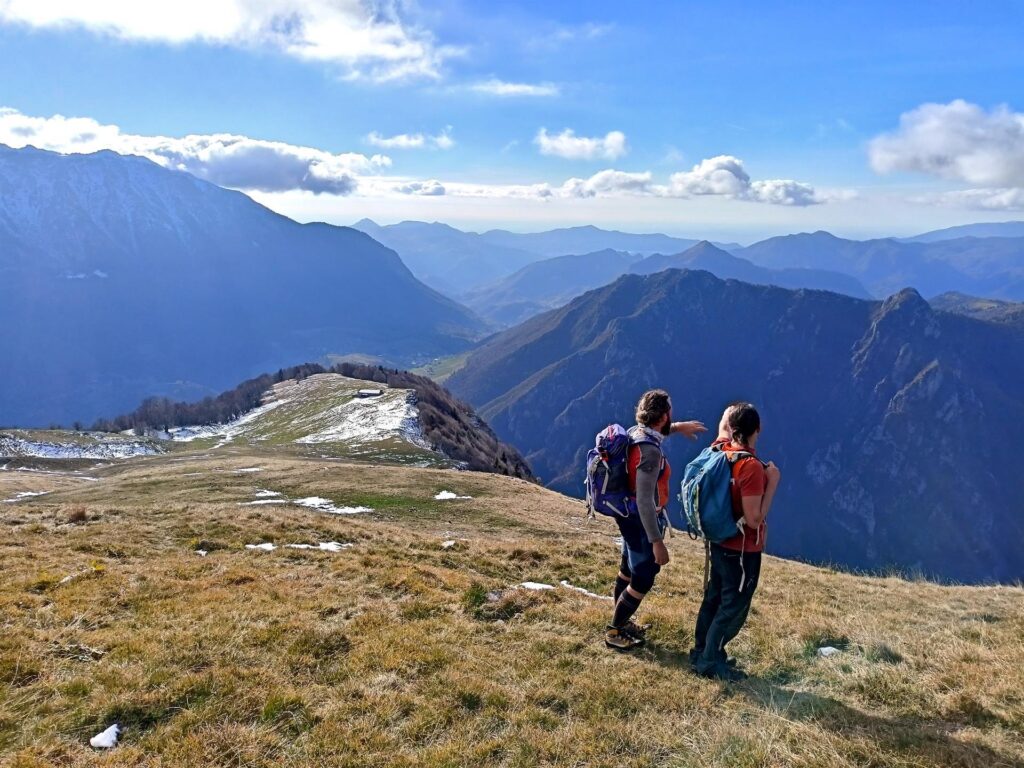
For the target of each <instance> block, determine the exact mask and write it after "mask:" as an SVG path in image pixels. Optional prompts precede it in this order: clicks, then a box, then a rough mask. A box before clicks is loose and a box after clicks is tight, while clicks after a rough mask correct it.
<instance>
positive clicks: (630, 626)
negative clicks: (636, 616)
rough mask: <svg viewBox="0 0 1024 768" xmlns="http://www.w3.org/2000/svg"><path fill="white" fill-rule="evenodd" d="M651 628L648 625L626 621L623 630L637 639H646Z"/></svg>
mask: <svg viewBox="0 0 1024 768" xmlns="http://www.w3.org/2000/svg"><path fill="white" fill-rule="evenodd" d="M650 628H651V625H650V624H637V623H636V622H635V621H632V620H630V621H627V622H626V627H625V629H626V630H627V631H629V632H631V633H632V634H634V635H636V636H637V637H644V638H646V637H647V630H648V629H650Z"/></svg>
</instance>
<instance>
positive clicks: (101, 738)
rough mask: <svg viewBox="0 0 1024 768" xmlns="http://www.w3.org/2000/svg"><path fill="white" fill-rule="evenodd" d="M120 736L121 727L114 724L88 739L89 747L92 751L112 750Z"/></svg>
mask: <svg viewBox="0 0 1024 768" xmlns="http://www.w3.org/2000/svg"><path fill="white" fill-rule="evenodd" d="M120 735H121V726H120V725H118V724H117V723H114V724H113V725H112V726H110V727H109V728H107V730H105V731H103V732H101V733H97V734H96V735H95V736H93V737H92V738H91V739H89V746H91V747H92V748H93V749H113V748H114V747H116V746H117V739H118V737H119V736H120Z"/></svg>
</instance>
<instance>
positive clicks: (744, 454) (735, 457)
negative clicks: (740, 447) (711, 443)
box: [719, 448, 768, 467]
mask: <svg viewBox="0 0 1024 768" xmlns="http://www.w3.org/2000/svg"><path fill="white" fill-rule="evenodd" d="M719 450H720V451H722V453H724V454H725V458H726V459H727V460H728V462H729V463H730V464H735V463H736V462H737V461H740V460H742V459H753V460H754V461H756V462H757V463H758V464H760V465H761V466H762V467H767V466H768V462H766V461H762V460H761V459H760V458H758V457H757V456H755V455H754V454H752V453H751V452H750V451H727V450H725V449H724V448H719Z"/></svg>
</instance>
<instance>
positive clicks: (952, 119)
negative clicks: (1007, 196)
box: [868, 99, 1024, 187]
mask: <svg viewBox="0 0 1024 768" xmlns="http://www.w3.org/2000/svg"><path fill="white" fill-rule="evenodd" d="M868 154H869V158H870V161H871V167H872V168H874V170H875V171H877V172H878V173H890V172H892V171H910V172H914V173H924V174H928V175H930V176H936V177H938V178H942V179H953V180H957V181H965V182H968V183H970V184H974V185H977V186H979V187H1024V114H1021V113H1019V112H1013V111H1011V110H1010V109H1009V108H1008V107H1006V106H1000V107H996V108H995V109H993V110H991V111H986V110H984V109H983V108H982V107H979V106H978V105H977V104H971V103H969V102H966V101H963V100H962V99H957V100H956V101H951V102H950V103H949V104H922V105H921V106H919V107H917V108H916V109H913V110H911V111H909V112H905V113H904V114H903V115H901V116H900V125H899V128H898V129H897V130H895V131H893V132H891V133H886V134H882V135H881V136H877V137H876V138H875V139H873V140H872V141H871V143H870V145H869V149H868Z"/></svg>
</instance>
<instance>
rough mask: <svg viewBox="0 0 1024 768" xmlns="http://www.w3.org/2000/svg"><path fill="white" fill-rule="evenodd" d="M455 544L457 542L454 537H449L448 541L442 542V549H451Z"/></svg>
mask: <svg viewBox="0 0 1024 768" xmlns="http://www.w3.org/2000/svg"><path fill="white" fill-rule="evenodd" d="M454 546H455V542H454V541H453V540H452V539H448V541H442V542H441V549H451V548H452V547H454Z"/></svg>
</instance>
